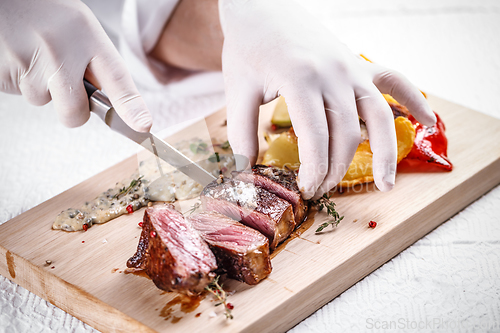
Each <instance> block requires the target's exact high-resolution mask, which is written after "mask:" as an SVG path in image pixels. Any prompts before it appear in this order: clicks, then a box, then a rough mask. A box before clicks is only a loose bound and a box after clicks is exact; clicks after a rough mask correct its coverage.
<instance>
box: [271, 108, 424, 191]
mask: <svg viewBox="0 0 500 333" xmlns="http://www.w3.org/2000/svg"><path fill="white" fill-rule="evenodd" d="M394 126H395V128H396V138H397V142H398V163H399V162H400V161H401V160H402V159H403V158H405V157H406V155H408V154H409V153H410V151H411V149H412V147H413V141H414V140H415V128H414V127H413V124H412V123H411V121H409V120H408V119H407V118H405V117H397V118H396V119H395V120H394ZM262 164H264V165H272V166H275V167H278V168H285V166H286V167H287V168H289V169H292V170H296V169H298V167H299V166H300V161H299V150H298V146H297V137H296V136H295V133H294V132H293V128H291V129H290V131H287V132H283V133H281V134H280V135H279V136H278V137H277V138H276V139H275V140H273V141H272V142H270V144H269V149H268V150H267V152H266V153H265V154H264V159H263V161H262ZM372 181H373V154H372V151H371V148H370V142H369V140H365V141H363V142H362V143H360V144H359V146H358V148H357V149H356V153H355V155H354V158H353V160H352V162H351V164H350V166H349V169H348V170H347V173H346V175H345V176H344V178H343V179H342V181H341V182H340V183H339V186H340V187H343V188H347V187H352V186H354V185H357V184H362V183H369V182H372Z"/></svg>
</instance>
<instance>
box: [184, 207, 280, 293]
mask: <svg viewBox="0 0 500 333" xmlns="http://www.w3.org/2000/svg"><path fill="white" fill-rule="evenodd" d="M188 220H189V221H190V222H191V225H192V226H193V227H194V228H195V229H196V230H198V232H199V233H200V235H201V237H202V238H203V239H204V240H205V241H206V242H207V243H208V245H210V248H211V249H212V251H213V253H214V254H215V257H216V258H217V266H218V267H219V269H221V270H223V271H224V272H226V273H227V276H228V277H230V278H232V279H235V280H239V281H242V282H245V283H247V284H251V285H254V284H257V283H259V281H261V280H262V279H264V278H266V277H267V276H268V275H269V274H270V273H271V260H270V258H269V241H268V239H267V238H266V237H265V236H264V235H262V234H261V233H260V232H258V231H257V230H254V229H252V228H249V227H247V226H245V225H243V224H241V223H239V222H237V221H235V220H233V219H231V218H229V217H226V216H224V215H222V214H220V213H217V212H203V213H199V214H197V215H193V216H190V217H188Z"/></svg>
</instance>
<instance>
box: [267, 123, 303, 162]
mask: <svg viewBox="0 0 500 333" xmlns="http://www.w3.org/2000/svg"><path fill="white" fill-rule="evenodd" d="M261 163H262V164H264V165H272V166H275V167H278V168H282V169H284V168H289V169H291V170H297V169H298V168H299V166H300V161H299V147H298V145H297V136H295V132H294V131H293V128H290V130H288V131H286V132H283V133H281V134H280V135H279V136H278V137H277V138H276V139H274V140H273V141H272V142H270V143H269V149H268V150H267V151H266V153H265V154H264V158H263V159H262V162H261Z"/></svg>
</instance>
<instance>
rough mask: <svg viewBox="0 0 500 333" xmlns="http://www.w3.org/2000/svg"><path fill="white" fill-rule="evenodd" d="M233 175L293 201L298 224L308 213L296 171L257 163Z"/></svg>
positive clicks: (290, 201) (234, 172)
mask: <svg viewBox="0 0 500 333" xmlns="http://www.w3.org/2000/svg"><path fill="white" fill-rule="evenodd" d="M233 177H234V178H236V179H239V180H242V181H244V182H246V183H253V184H255V185H257V186H260V187H263V188H265V189H266V190H268V191H269V192H271V193H273V194H276V195H277V196H278V197H280V198H281V199H283V200H286V201H288V202H289V203H291V204H292V206H293V215H294V216H295V224H296V225H299V224H300V223H302V221H303V220H304V218H305V216H306V213H307V205H306V204H305V203H304V200H303V199H302V195H301V194H300V190H299V186H298V184H297V175H296V173H295V172H294V171H292V170H282V169H278V168H275V167H271V166H266V165H261V164H257V165H255V166H253V167H252V170H251V171H243V172H237V171H233Z"/></svg>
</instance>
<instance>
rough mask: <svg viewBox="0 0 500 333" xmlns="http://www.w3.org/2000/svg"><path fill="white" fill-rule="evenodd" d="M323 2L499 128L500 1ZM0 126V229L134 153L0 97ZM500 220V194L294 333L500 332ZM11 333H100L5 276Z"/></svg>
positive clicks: (2, 326) (328, 19)
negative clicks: (20, 215)
mask: <svg viewBox="0 0 500 333" xmlns="http://www.w3.org/2000/svg"><path fill="white" fill-rule="evenodd" d="M321 2H322V1H319V0H314V1H309V2H308V5H307V6H308V8H309V9H310V10H311V11H313V12H315V13H316V14H317V15H318V16H319V17H320V19H321V20H322V21H324V22H325V23H326V24H327V25H328V26H329V27H330V28H331V29H332V30H333V31H334V32H335V33H336V35H337V36H338V37H339V38H341V39H342V40H343V41H344V42H345V43H346V44H348V45H349V46H350V47H351V48H352V49H353V50H354V51H358V52H359V51H360V52H362V53H364V54H365V55H366V56H368V57H369V58H371V59H372V60H373V61H375V62H378V63H381V64H383V65H386V66H388V67H392V68H395V69H397V70H399V71H401V72H402V73H404V74H405V75H406V76H408V77H409V78H410V80H412V81H413V82H414V83H415V84H416V85H417V86H418V87H420V88H421V89H422V90H424V91H426V92H429V93H432V94H435V95H437V96H440V97H442V98H445V99H448V100H450V101H453V102H456V103H459V104H462V105H465V106H467V107H470V108H473V109H476V110H478V111H481V112H483V113H486V114H489V115H492V116H494V117H496V118H500V106H499V102H498V97H499V96H500V38H499V35H500V3H499V2H498V1H496V0H481V1H474V2H473V1H464V0H460V1H455V0H443V1H439V2H438V1H431V0H419V1H417V0H409V1H404V2H402V1H396V0H383V1H376V2H375V1H369V0H354V1H347V0H345V1H332V2H331V4H328V5H325V4H321ZM323 2H327V1H323ZM0 117H1V122H0V184H1V189H2V190H1V191H0V223H3V222H6V221H8V220H9V219H11V218H13V217H14V216H17V215H19V214H21V213H22V212H24V211H26V210H28V209H30V208H32V207H34V206H35V205H37V204H39V203H42V202H43V201H45V200H47V199H49V198H51V197H53V196H55V195H57V194H58V193H61V192H62V191H64V190H66V189H68V188H70V187H72V186H74V185H76V184H77V183H79V182H81V181H83V180H85V179H87V178H89V177H90V176H92V175H94V174H96V173H98V172H100V171H102V170H104V169H106V168H108V167H110V166H111V165H113V164H115V163H117V162H119V161H121V160H123V159H124V158H125V157H128V156H130V155H131V154H133V152H134V151H135V146H134V144H132V143H130V142H128V141H127V140H126V139H124V138H122V137H120V136H119V135H117V134H115V133H113V132H111V131H109V130H108V129H107V128H106V127H105V126H104V125H103V124H101V123H100V122H99V121H97V120H96V119H91V120H90V121H89V122H88V123H87V124H86V125H84V126H83V127H81V128H77V129H67V128H64V127H63V126H62V125H60V124H59V123H58V122H57V117H56V115H55V113H54V110H53V107H52V105H51V104H49V105H46V106H44V107H34V106H31V105H29V104H27V103H26V102H25V101H24V100H23V99H22V98H21V97H18V96H11V95H6V94H1V93H0ZM466 126H467V124H464V127H466ZM107 147H113V148H111V149H108V148H107ZM396 181H397V180H396ZM499 208H500V187H499V186H497V187H495V188H494V189H493V190H492V191H490V192H489V193H486V194H485V195H484V196H483V197H481V198H480V199H479V200H477V201H476V202H474V203H473V204H471V205H470V206H469V207H467V208H465V209H464V210H463V211H462V212H460V213H458V214H457V215H456V216H454V217H453V218H451V219H450V220H449V221H447V222H445V223H444V224H443V225H441V226H440V227H438V228H437V229H436V230H434V231H432V232H431V233H430V234H428V235H427V236H425V237H424V238H423V239H421V240H420V241H418V242H416V243H415V244H414V245H412V246H410V247H409V248H408V249H406V250H405V251H403V252H402V253H401V254H399V255H398V256H396V257H395V258H393V259H392V260H390V261H389V262H388V263H386V264H385V265H383V266H382V267H380V268H379V269H377V270H376V271H374V272H373V273H372V274H370V275H369V276H367V277H366V278H364V279H363V280H361V281H360V282H358V283H356V284H355V285H354V286H353V287H351V288H350V289H348V290H347V291H345V292H344V293H343V294H341V295H340V296H339V297H337V298H336V299H334V300H333V301H331V302H330V303H328V304H327V305H325V306H324V307H322V308H321V309H319V310H318V311H317V312H316V313H314V314H313V315H311V316H310V317H309V318H307V319H305V320H304V321H302V322H301V323H300V324H299V325H297V326H296V327H294V328H293V329H292V330H291V332H293V333H301V332H334V331H339V332H345V331H349V332H353V331H359V332H365V331H366V332H371V331H387V330H388V331H390V330H392V331H408V332H412V331H428V332H431V331H432V332H434V331H443V332H445V331H462V332H472V331H478V332H485V331H490V332H498V331H500V217H499V214H498V210H499ZM26 237H29V235H26ZM4 332H9V333H10V332H30V333H31V332H95V330H94V329H93V328H91V327H89V326H88V325H86V324H84V323H82V322H80V321H79V320H77V319H75V318H74V317H72V316H71V315H68V314H66V313H65V312H63V311H62V310H60V309H58V308H56V307H54V306H52V305H51V304H49V303H48V302H46V301H45V300H43V299H41V298H39V297H37V296H35V295H33V294H32V293H30V292H28V291H27V290H25V289H24V288H22V287H19V286H17V285H16V284H14V283H12V282H10V281H9V280H8V279H7V278H5V277H2V276H0V333H4Z"/></svg>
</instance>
